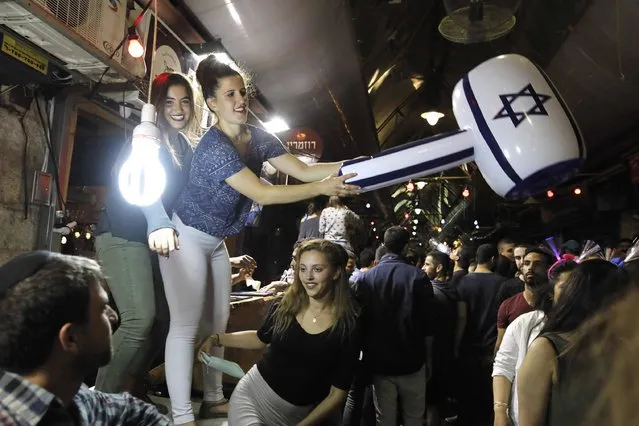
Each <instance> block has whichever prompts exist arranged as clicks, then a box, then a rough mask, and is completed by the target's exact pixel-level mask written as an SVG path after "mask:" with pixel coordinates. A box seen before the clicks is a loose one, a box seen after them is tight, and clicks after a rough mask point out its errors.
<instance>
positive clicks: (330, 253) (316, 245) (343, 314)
mask: <svg viewBox="0 0 639 426" xmlns="http://www.w3.org/2000/svg"><path fill="white" fill-rule="evenodd" d="M307 251H318V252H320V253H322V254H323V255H324V256H326V260H327V261H328V264H329V265H330V267H331V268H333V269H334V270H338V271H341V273H340V274H339V277H338V278H337V279H336V280H334V281H333V286H332V288H331V295H330V297H331V302H330V303H331V304H332V305H333V308H334V309H335V322H334V324H333V326H332V327H331V332H338V333H339V334H340V337H342V338H346V337H348V335H349V334H350V333H351V331H352V330H353V329H354V328H355V321H356V318H357V305H356V303H355V299H354V298H353V295H352V292H351V287H350V285H349V283H348V278H347V277H346V273H345V271H344V268H345V267H346V262H347V261H348V257H347V256H345V254H344V250H343V249H342V248H341V247H340V246H338V245H337V244H335V243H332V242H330V241H327V240H308V241H305V242H303V243H302V245H301V246H300V248H299V250H298V251H297V253H296V256H295V278H294V280H293V284H291V286H290V287H289V289H288V290H287V291H286V293H285V294H284V296H283V297H282V301H281V302H280V304H279V306H278V307H277V309H276V310H275V313H274V324H273V335H279V336H281V335H282V334H284V332H286V330H287V329H288V328H289V327H290V326H291V324H292V323H293V321H295V316H296V315H297V314H298V313H299V312H300V311H301V310H302V309H304V308H306V307H307V306H308V304H309V298H308V294H307V293H306V291H305V290H304V287H303V286H302V281H301V280H300V274H299V268H300V258H301V257H302V253H304V252H307Z"/></svg>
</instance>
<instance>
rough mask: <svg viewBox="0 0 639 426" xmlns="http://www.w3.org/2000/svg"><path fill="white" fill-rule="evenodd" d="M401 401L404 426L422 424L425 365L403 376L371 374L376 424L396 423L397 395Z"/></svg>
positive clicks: (392, 425)
mask: <svg viewBox="0 0 639 426" xmlns="http://www.w3.org/2000/svg"><path fill="white" fill-rule="evenodd" d="M398 395H399V398H400V400H401V401H402V409H403V413H402V414H403V416H402V417H403V419H404V426H421V425H423V419H424V411H425V410H426V366H423V367H422V368H420V369H419V371H417V372H415V373H412V374H407V375H405V376H373V397H374V401H375V412H376V417H377V425H378V426H395V425H396V424H397V396H398Z"/></svg>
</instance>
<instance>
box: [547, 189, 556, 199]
mask: <svg viewBox="0 0 639 426" xmlns="http://www.w3.org/2000/svg"><path fill="white" fill-rule="evenodd" d="M546 196H547V197H548V198H552V197H554V196H555V193H554V192H552V190H550V189H549V190H548V191H546Z"/></svg>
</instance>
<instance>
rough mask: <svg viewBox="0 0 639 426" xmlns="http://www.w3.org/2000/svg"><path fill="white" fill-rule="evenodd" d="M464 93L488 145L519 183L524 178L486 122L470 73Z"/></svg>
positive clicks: (496, 158) (465, 81) (498, 162)
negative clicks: (514, 167)
mask: <svg viewBox="0 0 639 426" xmlns="http://www.w3.org/2000/svg"><path fill="white" fill-rule="evenodd" d="M464 94H465V95H466V100H467V101H468V105H469V106H470V110H471V111H472V113H473V116H474V117H475V122H476V123H477V128H478V129H479V133H481V135H482V137H483V138H484V141H486V145H488V148H490V152H492V153H493V156H494V157H495V160H497V164H499V167H501V169H502V170H503V171H504V173H506V176H508V177H509V178H510V180H512V181H513V182H514V183H515V184H519V183H520V182H521V181H522V179H521V178H520V177H519V175H518V174H517V172H516V171H515V169H513V167H512V166H511V165H510V163H509V162H508V159H506V156H504V153H503V152H502V150H501V148H500V147H499V144H498V143H497V140H496V139H495V136H494V135H493V132H491V131H490V128H489V127H488V123H486V119H485V118H484V114H482V112H481V108H480V107H479V103H478V102H477V98H475V93H474V92H473V88H472V87H471V86H470V80H469V79H468V74H466V75H465V76H464Z"/></svg>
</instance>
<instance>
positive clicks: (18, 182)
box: [0, 88, 46, 264]
mask: <svg viewBox="0 0 639 426" xmlns="http://www.w3.org/2000/svg"><path fill="white" fill-rule="evenodd" d="M14 90H15V91H21V90H22V89H21V88H16V89H14ZM10 96H11V95H10V94H9V95H5V96H3V97H2V98H0V264H2V263H4V262H5V261H7V260H8V259H10V258H12V257H13V256H15V255H17V254H20V253H23V252H27V251H30V250H33V249H35V248H36V244H37V243H36V239H37V233H38V227H39V213H40V209H41V208H42V207H39V206H34V205H31V204H30V203H29V204H28V213H27V217H26V218H25V213H24V203H25V182H24V177H23V176H26V189H27V191H26V198H27V200H26V201H27V202H29V201H30V198H31V187H32V183H33V174H34V171H36V170H40V169H41V167H42V163H43V161H44V156H45V155H46V141H45V137H44V131H43V128H42V124H41V122H40V120H39V119H38V110H37V108H36V105H35V101H33V100H28V99H27V100H26V101H25V100H24V99H21V100H18V101H16V100H15V96H14V97H11V98H10ZM20 104H22V105H20ZM25 106H26V107H25ZM43 106H44V103H43V102H42V101H41V104H40V107H41V109H42V108H43ZM43 113H44V110H43ZM21 120H22V122H23V124H24V126H22V125H21ZM25 131H26V134H25ZM25 144H27V152H26V170H23V156H24V149H25ZM25 171H26V174H24V175H23V173H25Z"/></svg>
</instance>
